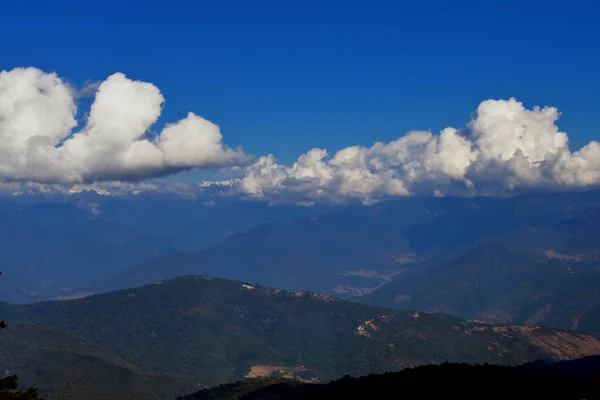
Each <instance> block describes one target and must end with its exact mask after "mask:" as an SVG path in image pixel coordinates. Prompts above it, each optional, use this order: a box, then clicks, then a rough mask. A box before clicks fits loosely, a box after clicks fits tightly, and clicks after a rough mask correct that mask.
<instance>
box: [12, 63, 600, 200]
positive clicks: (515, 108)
mask: <svg viewBox="0 0 600 400" xmlns="http://www.w3.org/2000/svg"><path fill="white" fill-rule="evenodd" d="M90 95H93V96H94V101H93V103H92V106H91V109H90V112H89V114H88V115H87V118H86V121H85V125H84V126H83V127H81V128H77V127H78V123H77V121H76V119H75V116H76V112H77V107H76V103H75V99H77V98H79V97H82V96H90ZM163 102H164V98H163V96H162V94H161V93H160V91H159V89H158V88H157V87H156V86H154V85H152V84H151V83H145V82H140V81H133V80H131V79H128V78H127V77H126V76H125V75H123V74H121V73H116V74H113V75H111V76H110V77H108V78H107V79H106V80H105V81H103V82H100V83H98V82H91V83H88V84H86V85H85V86H84V88H83V89H81V90H79V91H77V90H75V89H73V88H72V87H71V86H69V85H68V84H66V83H65V82H64V81H63V80H62V79H61V78H59V77H58V76H57V75H56V74H54V73H51V74H48V73H44V72H42V71H40V70H38V69H35V68H16V69H13V70H11V71H3V72H0V186H1V187H0V191H3V192H6V191H10V192H13V191H14V192H15V193H17V192H19V193H20V192H23V191H24V192H29V191H35V192H44V191H50V192H57V191H58V192H61V191H62V192H66V193H70V192H73V191H75V192H76V191H77V190H80V189H78V188H91V189H86V190H97V191H98V192H103V193H104V192H106V193H112V194H116V193H132V192H134V191H135V192H144V191H146V192H147V191H161V190H165V191H170V192H172V193H181V194H182V195H185V196H198V195H200V196H204V195H206V194H207V193H216V195H219V196H220V195H230V194H231V193H235V192H237V193H241V194H243V195H247V196H250V197H253V198H258V199H267V200H272V201H290V200H291V201H294V202H296V203H302V204H312V203H313V202H314V201H317V200H326V201H334V202H336V201H344V200H347V199H357V200H361V201H363V202H365V203H372V202H376V201H378V200H380V199H384V198H387V197H397V196H410V195H432V196H446V195H474V194H488V195H494V194H500V193H507V192H515V191H519V190H523V189H537V188H545V189H561V188H581V187H589V186H595V185H599V184H600V144H599V143H598V142H595V141H593V142H590V143H589V144H587V145H586V146H584V147H582V148H581V149H579V150H578V151H574V152H572V151H570V149H569V140H568V137H567V134H566V133H564V132H560V130H559V129H558V127H557V126H556V121H557V120H558V118H559V112H558V110H557V109H556V108H553V107H545V108H539V107H534V108H533V109H526V108H525V107H524V106H523V104H522V103H520V102H518V101H517V100H515V99H509V100H486V101H484V102H482V103H481V104H480V105H479V107H478V108H477V112H476V113H475V116H474V117H473V118H472V120H471V121H469V122H468V123H467V125H466V127H465V128H462V129H455V128H451V127H449V128H446V129H444V130H442V131H441V132H440V133H439V134H433V133H432V132H427V131H410V132H408V133H407V134H405V135H404V136H402V137H400V138H398V139H397V140H394V141H392V142H389V143H381V142H378V143H375V144H373V145H372V146H371V147H362V146H350V147H346V148H344V149H341V150H339V151H338V152H336V153H335V154H332V155H330V154H329V153H328V152H327V150H325V149H318V148H315V149H312V150H310V151H308V152H307V153H305V154H303V155H301V156H300V157H299V158H298V160H297V161H296V162H295V163H294V164H293V165H291V166H287V165H282V164H280V163H279V162H278V161H277V160H276V159H275V157H274V156H273V155H267V156H263V157H260V158H259V159H258V160H256V161H255V162H254V163H252V164H250V165H248V163H249V162H250V161H251V160H250V157H249V156H247V155H245V154H244V153H243V152H242V150H241V149H231V148H229V147H227V146H226V145H224V144H223V137H222V135H221V132H220V130H219V127H218V126H217V125H215V124H213V123H212V122H210V121H207V120H205V119H203V118H202V117H199V116H197V115H195V114H193V113H189V114H188V115H187V116H186V117H185V118H184V119H182V120H180V121H178V122H175V123H171V124H166V125H165V127H164V129H162V131H161V132H160V133H159V134H157V135H149V129H150V127H151V126H152V125H153V124H154V123H155V122H156V121H157V119H158V118H159V116H160V114H161V111H162V105H163ZM76 129H78V130H76ZM75 130H76V131H75ZM195 167H199V168H211V167H231V168H228V169H227V170H228V171H229V172H230V173H234V174H235V177H236V178H239V180H235V181H231V182H229V183H228V184H227V185H214V184H210V185H204V186H203V185H202V184H199V185H198V184H184V183H166V182H159V181H157V180H156V179H155V180H150V181H147V182H139V181H140V180H142V179H147V178H157V177H161V176H164V175H167V174H170V173H173V172H177V171H181V170H185V169H190V168H195ZM2 181H3V182H4V183H2ZM126 181H136V182H137V183H135V184H134V183H127V182H126ZM73 185H75V186H73Z"/></svg>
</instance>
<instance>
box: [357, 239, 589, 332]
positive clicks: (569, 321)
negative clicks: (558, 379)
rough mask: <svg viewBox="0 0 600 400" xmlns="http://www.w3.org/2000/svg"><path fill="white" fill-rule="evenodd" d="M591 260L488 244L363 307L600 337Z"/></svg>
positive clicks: (408, 279)
mask: <svg viewBox="0 0 600 400" xmlns="http://www.w3.org/2000/svg"><path fill="white" fill-rule="evenodd" d="M590 254H592V255H590ZM588 257H592V258H590V259H588V258H586V257H585V256H584V255H581V254H579V255H577V254H575V255H568V254H563V253H558V252H555V251H553V250H552V251H551V250H547V251H546V252H544V253H540V252H532V251H525V250H524V249H523V248H522V247H517V248H514V246H513V247H508V246H506V245H504V244H503V243H501V242H500V243H494V242H488V243H484V244H481V245H477V246H475V247H474V248H472V249H471V250H469V251H466V252H463V253H462V254H460V255H457V256H456V257H454V258H452V259H449V260H446V261H443V262H440V263H438V264H437V265H433V266H431V267H430V268H428V269H427V270H423V271H419V272H417V273H414V274H412V275H405V276H402V279H399V280H397V281H396V282H391V283H389V284H388V285H386V286H384V287H382V288H380V289H379V290H378V291H377V292H374V293H371V294H368V295H366V296H364V297H362V298H361V299H360V300H361V301H365V302H367V303H370V304H376V305H380V306H386V307H390V306H393V307H399V308H410V309H417V310H423V311H429V312H443V313H447V314H453V315H457V316H460V317H463V318H476V319H480V320H484V321H490V322H498V323H516V324H542V325H546V326H552V327H556V328H561V329H577V330H581V331H583V332H588V333H591V334H595V335H600V322H599V320H598V318H597V316H598V315H600V268H599V267H598V265H597V263H596V262H595V261H594V256H593V253H588Z"/></svg>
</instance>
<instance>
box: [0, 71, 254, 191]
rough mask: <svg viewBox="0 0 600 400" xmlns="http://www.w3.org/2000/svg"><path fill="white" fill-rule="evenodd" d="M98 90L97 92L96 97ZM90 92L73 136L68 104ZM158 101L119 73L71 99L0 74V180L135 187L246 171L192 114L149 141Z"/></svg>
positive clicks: (52, 87) (44, 82)
mask: <svg viewBox="0 0 600 400" xmlns="http://www.w3.org/2000/svg"><path fill="white" fill-rule="evenodd" d="M96 88H97V89H96ZM90 91H92V92H93V91H95V98H94V102H93V104H92V107H91V110H90V113H89V115H88V117H87V121H86V124H85V126H84V127H83V128H81V129H80V130H79V131H77V132H73V130H74V129H75V128H76V127H77V125H78V124H77V121H76V120H75V116H76V111H77V107H76V104H75V98H77V97H81V96H82V93H83V95H85V94H89V93H88V92H90ZM163 102H164V98H163V96H162V95H161V93H160V91H159V89H158V88H157V87H156V86H154V85H152V84H151V83H145V82H140V81H133V80H130V79H128V78H127V77H126V76H125V75H123V74H121V73H116V74H113V75H111V76H110V77H108V78H107V79H106V80H105V81H103V82H101V83H100V84H97V83H94V84H91V85H88V86H87V87H86V88H84V90H83V91H80V92H77V91H75V90H73V89H72V88H71V87H70V86H69V85H67V84H66V83H65V82H63V80H62V79H61V78H59V77H58V76H57V75H56V74H54V73H52V74H48V73H44V72H42V71H40V70H39V69H36V68H16V69H13V70H11V71H2V72H0V180H4V181H33V182H38V183H62V184H65V183H89V182H95V181H105V180H139V179H143V178H147V177H155V176H162V175H166V174H169V173H173V172H176V171H180V170H185V169H189V168H194V167H200V168H208V167H218V166H227V165H240V164H241V165H243V164H247V163H248V162H249V161H251V160H250V158H249V157H248V156H247V155H245V154H244V153H243V152H242V150H241V149H230V148H228V147H227V146H225V145H224V144H223V143H222V135H221V132H220V131H219V128H218V126H216V125H215V124H213V123H212V122H210V121H207V120H205V119H203V118H202V117H199V116H197V115H195V114H193V113H189V114H188V115H187V117H186V118H184V119H182V120H180V121H178V122H176V123H172V124H167V125H166V126H165V128H164V129H163V130H162V132H160V134H158V135H156V136H153V137H148V130H149V128H150V127H151V126H152V125H153V124H154V123H155V122H156V121H157V119H158V118H159V116H160V114H161V109H162V104H163Z"/></svg>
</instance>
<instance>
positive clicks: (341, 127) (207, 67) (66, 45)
mask: <svg viewBox="0 0 600 400" xmlns="http://www.w3.org/2000/svg"><path fill="white" fill-rule="evenodd" d="M90 4H91V2H83V1H53V2H48V1H38V0H28V1H26V0H22V1H13V2H10V4H3V10H2V13H0V34H1V37H2V38H3V41H2V46H1V49H2V53H1V54H2V57H1V59H0V60H1V61H2V64H1V66H0V69H6V70H8V69H11V68H13V67H16V66H35V67H38V68H41V69H43V70H45V71H48V72H49V71H56V72H57V73H58V74H59V75H61V76H62V77H64V78H65V79H67V80H69V81H71V82H73V83H75V84H82V83H83V82H85V81H86V80H102V79H105V78H106V77H107V76H108V75H110V74H112V73H113V72H117V71H120V72H123V73H125V74H126V75H127V76H128V77H130V78H134V79H140V80H144V81H149V82H152V83H154V84H155V85H157V86H158V87H159V88H160V89H161V91H162V92H163V94H164V96H165V98H166V104H165V110H164V113H163V115H162V116H161V120H160V121H163V122H164V121H174V120H176V119H179V118H182V117H184V116H185V115H186V114H187V112H188V111H194V112H196V113H197V114H199V115H202V116H204V117H206V118H207V119H210V120H211V121H213V122H215V123H217V124H219V125H220V126H221V128H222V132H223V134H224V136H225V142H226V143H227V144H229V145H231V146H237V145H242V146H243V147H244V149H245V151H246V152H249V153H253V154H257V155H260V154H266V153H274V154H275V155H276V156H277V157H278V158H279V159H280V160H281V161H282V162H285V163H289V162H292V161H293V160H294V159H295V158H296V157H297V156H298V155H299V154H300V153H303V152H305V151H307V150H309V149H311V148H313V147H325V148H327V149H329V150H330V151H335V150H336V149H339V148H341V147H345V146H348V145H354V144H363V145H369V144H371V143H373V142H375V141H389V140H392V139H395V138H397V137H399V136H400V135H402V134H403V133H405V132H406V131H408V130H411V129H432V130H433V131H434V132H437V131H439V130H440V129H442V128H444V127H446V126H455V127H460V126H463V125H464V124H465V123H466V122H467V120H468V119H469V116H470V114H471V113H472V112H473V111H474V110H475V109H476V107H477V105H478V104H479V103H480V102H481V101H482V100H485V99H488V98H509V97H511V96H514V97H516V98H517V99H518V100H520V101H523V102H524V103H525V104H526V105H527V106H533V105H535V104H539V105H542V106H544V105H552V106H556V107H558V108H559V110H561V112H562V113H563V114H562V117H561V119H560V120H559V127H560V128H561V129H562V130H564V131H567V132H568V133H569V135H570V138H571V140H572V141H574V142H575V144H577V143H581V144H584V143H586V142H588V141H589V140H591V139H594V138H597V137H598V132H600V118H599V117H598V110H599V108H600V77H599V76H600V51H598V49H600V29H599V28H598V27H597V22H598V18H599V17H600V5H597V4H596V2H592V1H570V2H565V1H562V2H558V1H543V2H542V1H448V2H446V1H418V2H417V1H414V2H399V1H398V2H396V1H375V0H372V1H327V0H321V1H308V0H306V1H292V0H288V1H259V0H257V1H232V0H223V1H218V2H217V1H177V0H172V1H148V0H146V1H131V0H130V1H126V2H125V1H119V2H117V1H112V0H110V1H101V2H93V5H90ZM194 176H195V175H194Z"/></svg>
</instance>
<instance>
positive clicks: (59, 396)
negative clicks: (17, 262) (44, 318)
mask: <svg viewBox="0 0 600 400" xmlns="http://www.w3.org/2000/svg"><path fill="white" fill-rule="evenodd" d="M0 368H1V369H2V371H5V372H9V373H10V374H16V375H17V376H19V378H20V381H21V384H22V386H23V387H29V386H31V385H35V386H36V387H38V388H39V389H40V394H41V395H42V397H43V398H44V399H46V400H80V399H94V400H96V399H98V400H101V399H105V400H109V399H110V400H112V399H120V400H121V399H122V400H151V399H156V400H159V399H169V398H174V397H176V396H179V395H183V394H185V393H189V392H190V391H193V390H194V388H195V386H194V385H191V384H190V383H187V382H185V381H184V380H183V379H181V378H178V377H174V376H170V375H166V374H155V373H147V372H144V371H142V370H141V369H139V368H138V367H135V366H133V365H132V364H131V363H128V362H126V361H124V360H123V359H121V358H119V357H118V356H116V355H114V354H111V353H110V352H108V351H106V350H104V349H102V348H99V347H98V346H96V345H93V344H91V343H89V342H87V341H85V340H82V339H80V338H77V337H75V336H73V335H71V334H69V333H66V332H63V331H61V330H58V329H55V328H48V327H43V326H38V325H32V324H10V325H9V326H8V327H7V328H6V329H4V331H3V332H2V336H1V339H0Z"/></svg>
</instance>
